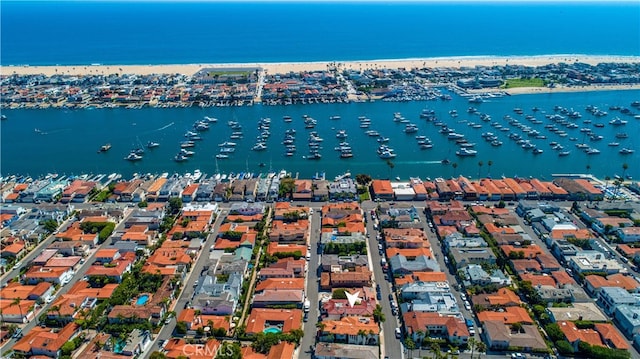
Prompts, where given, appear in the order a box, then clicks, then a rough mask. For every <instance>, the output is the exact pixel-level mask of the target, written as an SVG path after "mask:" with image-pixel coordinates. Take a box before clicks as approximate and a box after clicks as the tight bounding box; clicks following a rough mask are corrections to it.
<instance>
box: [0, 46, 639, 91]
mask: <svg viewBox="0 0 640 359" xmlns="http://www.w3.org/2000/svg"><path fill="white" fill-rule="evenodd" d="M576 62H580V63H586V64H590V65H597V64H599V63H640V57H638V56H587V55H543V56H509V57H493V56H471V57H434V58H422V59H389V60H366V61H318V62H286V63H285V62H283V63H221V64H172V65H151V64H150V65H100V64H91V65H70V66H57V65H55V66H29V65H24V66H0V75H12V74H17V75H36V74H43V75H46V76H52V75H56V74H64V75H76V76H85V75H98V74H100V75H110V74H137V75H151V74H183V75H193V74H195V73H196V72H198V71H199V70H201V69H203V68H215V69H225V68H234V69H237V68H263V69H264V70H265V72H266V73H267V74H282V73H289V72H304V71H318V70H326V69H328V68H329V67H332V66H338V67H339V68H341V69H353V70H365V69H398V68H403V69H412V68H443V69H445V68H446V69H458V68H469V67H475V66H505V65H521V66H532V67H535V66H544V65H548V64H556V63H567V64H572V63H576ZM630 89H640V85H604V86H602V85H600V86H586V87H585V86H583V87H566V86H556V87H554V88H546V87H532V88H529V87H522V88H513V89H509V90H508V91H507V92H509V93H510V94H512V95H517V94H530V93H553V92H584V91H605V90H630ZM483 91H486V90H479V92H483Z"/></svg>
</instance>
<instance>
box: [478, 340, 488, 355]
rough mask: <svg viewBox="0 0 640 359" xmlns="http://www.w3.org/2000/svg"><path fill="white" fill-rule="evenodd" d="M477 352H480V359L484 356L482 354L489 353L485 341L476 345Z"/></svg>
mask: <svg viewBox="0 0 640 359" xmlns="http://www.w3.org/2000/svg"><path fill="white" fill-rule="evenodd" d="M476 350H477V351H478V358H480V355H482V353H486V352H487V345H486V344H485V343H484V342H483V341H481V340H479V341H478V342H477V343H476Z"/></svg>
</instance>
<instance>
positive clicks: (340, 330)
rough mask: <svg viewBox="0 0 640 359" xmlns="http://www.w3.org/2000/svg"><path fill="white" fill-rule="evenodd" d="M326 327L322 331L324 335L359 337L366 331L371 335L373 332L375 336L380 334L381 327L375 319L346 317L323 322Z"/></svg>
mask: <svg viewBox="0 0 640 359" xmlns="http://www.w3.org/2000/svg"><path fill="white" fill-rule="evenodd" d="M322 323H323V324H324V325H325V326H324V329H322V331H323V332H324V333H331V334H334V335H353V336H356V335H358V332H360V331H361V330H364V331H365V332H367V333H369V331H372V332H373V333H374V334H380V327H379V326H378V324H377V323H376V322H374V321H373V318H368V317H359V316H353V317H344V318H342V319H340V320H323V321H322Z"/></svg>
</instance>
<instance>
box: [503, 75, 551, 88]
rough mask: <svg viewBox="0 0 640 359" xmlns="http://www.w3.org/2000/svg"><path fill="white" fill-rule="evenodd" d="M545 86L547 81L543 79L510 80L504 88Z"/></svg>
mask: <svg viewBox="0 0 640 359" xmlns="http://www.w3.org/2000/svg"><path fill="white" fill-rule="evenodd" d="M543 86H545V81H544V80H543V79H541V78H537V77H534V78H530V79H509V80H506V82H505V83H504V85H502V88H506V89H509V88H514V87H543Z"/></svg>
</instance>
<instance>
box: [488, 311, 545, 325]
mask: <svg viewBox="0 0 640 359" xmlns="http://www.w3.org/2000/svg"><path fill="white" fill-rule="evenodd" d="M487 320H499V321H502V322H503V323H504V324H514V323H523V324H533V320H532V319H531V316H529V313H528V312H527V310H526V309H524V308H522V307H506V308H504V311H503V312H493V311H490V310H484V311H481V312H478V321H479V322H480V323H483V322H485V321H487Z"/></svg>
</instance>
